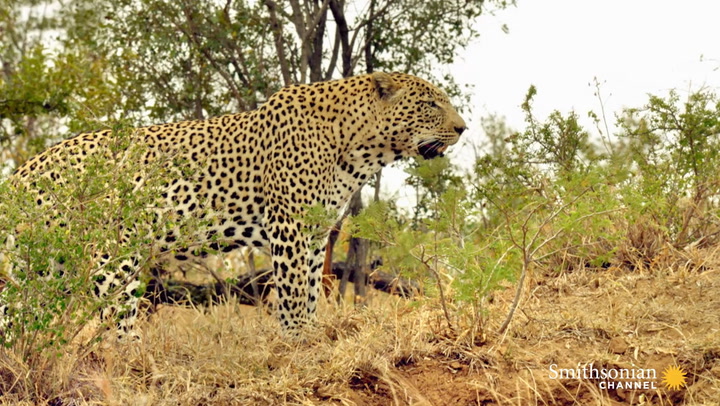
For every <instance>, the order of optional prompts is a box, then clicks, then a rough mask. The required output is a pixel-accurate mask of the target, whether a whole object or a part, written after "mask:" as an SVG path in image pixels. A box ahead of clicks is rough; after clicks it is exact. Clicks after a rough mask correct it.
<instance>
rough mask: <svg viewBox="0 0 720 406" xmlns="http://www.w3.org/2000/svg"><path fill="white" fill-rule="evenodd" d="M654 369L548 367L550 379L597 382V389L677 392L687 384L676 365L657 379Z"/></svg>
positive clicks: (685, 374) (669, 367)
mask: <svg viewBox="0 0 720 406" xmlns="http://www.w3.org/2000/svg"><path fill="white" fill-rule="evenodd" d="M658 375H659V374H658V373H657V371H656V370H655V369H654V368H605V367H602V368H598V367H596V366H595V365H594V364H593V363H590V364H587V365H580V364H578V366H577V367H576V368H560V367H558V365H557V364H551V365H550V367H549V378H550V379H560V380H566V379H582V380H588V381H597V385H598V388H600V389H604V390H613V389H629V390H633V389H637V390H643V389H658V388H659V387H660V385H663V386H664V387H665V388H666V389H670V390H679V389H681V388H683V387H684V386H685V385H686V384H687V380H686V377H687V373H685V371H683V369H682V368H680V367H678V366H676V365H670V366H668V367H667V368H665V370H664V371H663V372H662V377H660V378H659V377H658Z"/></svg>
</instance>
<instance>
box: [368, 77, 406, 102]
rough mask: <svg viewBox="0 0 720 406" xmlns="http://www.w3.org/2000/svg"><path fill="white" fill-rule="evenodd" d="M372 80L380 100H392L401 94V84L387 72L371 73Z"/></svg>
mask: <svg viewBox="0 0 720 406" xmlns="http://www.w3.org/2000/svg"><path fill="white" fill-rule="evenodd" d="M372 80H373V84H375V89H376V90H377V92H378V95H379V96H380V100H384V101H387V102H392V101H394V100H395V99H396V98H397V97H398V96H400V95H401V94H402V91H401V88H402V86H401V85H400V84H399V83H398V82H396V81H395V79H393V78H392V76H390V75H388V74H387V73H384V72H374V73H373V74H372Z"/></svg>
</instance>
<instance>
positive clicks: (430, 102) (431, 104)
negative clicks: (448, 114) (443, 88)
mask: <svg viewBox="0 0 720 406" xmlns="http://www.w3.org/2000/svg"><path fill="white" fill-rule="evenodd" d="M425 103H427V105H428V106H430V107H432V108H434V109H436V108H438V107H440V106H438V104H437V103H435V100H427V101H425Z"/></svg>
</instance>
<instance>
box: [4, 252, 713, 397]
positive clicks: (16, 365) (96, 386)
mask: <svg viewBox="0 0 720 406" xmlns="http://www.w3.org/2000/svg"><path fill="white" fill-rule="evenodd" d="M513 294H514V292H513V288H512V287H509V288H508V289H507V290H504V291H500V292H496V294H495V295H494V299H493V302H492V305H491V307H490V308H489V309H488V312H489V315H490V316H489V321H488V323H487V325H486V326H484V327H485V333H484V334H483V335H481V338H482V339H479V338H478V336H475V335H471V334H468V331H469V330H468V328H469V327H470V326H466V327H464V328H459V329H458V330H459V331H455V332H452V331H448V330H447V329H446V328H445V327H444V323H442V315H441V312H440V310H439V307H438V306H437V302H435V301H434V300H427V301H424V302H421V303H409V302H405V301H403V300H401V299H396V298H391V297H387V296H384V295H377V296H374V297H372V298H371V300H370V301H369V306H368V307H367V308H364V309H352V308H349V307H337V306H331V305H325V306H324V307H323V308H322V309H321V311H320V322H319V325H318V326H317V327H316V328H313V329H312V331H310V333H309V335H308V337H307V340H306V342H304V343H288V342H286V340H284V339H283V338H282V337H281V336H280V334H279V332H278V328H277V325H276V321H275V320H274V318H273V317H271V316H269V315H267V314H266V313H265V311H263V310H260V309H255V308H248V307H241V306H236V305H230V304H228V305H223V306H217V307H213V308H210V309H207V310H204V311H203V310H194V309H180V308H172V307H165V308H162V309H161V310H160V312H159V313H157V314H154V315H153V316H152V317H151V318H150V320H149V321H148V322H146V323H143V325H142V330H143V336H144V338H143V341H142V342H141V343H140V344H138V345H129V346H118V345H110V344H100V345H98V346H96V347H93V348H92V350H91V351H89V352H88V351H85V352H82V351H81V350H82V348H81V347H79V346H74V347H73V351H77V352H76V353H74V354H65V355H64V356H62V357H60V358H57V359H56V358H51V359H48V360H47V361H46V363H45V364H37V363H36V364H33V365H32V367H30V366H29V364H28V363H27V362H24V361H23V360H20V359H17V358H16V357H15V356H14V355H13V354H14V352H13V351H11V350H2V351H0V378H1V379H2V385H3V386H2V388H3V389H2V390H4V391H5V392H4V393H3V394H2V397H1V399H2V400H1V401H0V404H7V405H10V404H12V405H16V404H18V405H24V404H27V405H29V404H42V402H45V403H46V404H49V405H415V406H418V405H458V404H461V405H480V404H482V405H485V404H498V405H505V404H508V405H517V404H522V405H572V404H583V405H620V404H623V405H624V404H628V405H630V404H632V405H674V404H686V405H703V404H715V403H716V402H717V399H720V330H719V329H720V254H719V253H718V250H717V248H714V249H702V250H701V249H689V250H686V251H682V252H677V251H673V250H672V249H670V248H663V247H660V248H659V249H658V250H657V252H656V254H655V255H654V257H653V258H652V260H651V261H649V262H648V263H647V265H646V266H644V267H643V268H642V269H639V268H635V269H634V270H630V269H627V268H618V267H611V268H609V269H607V270H575V271H572V272H563V273H559V274H558V273H552V272H545V273H542V272H536V273H535V274H534V275H533V277H532V280H531V281H530V282H529V283H528V285H527V290H526V292H525V294H524V300H523V301H522V303H521V306H520V309H521V310H520V311H519V312H518V313H517V315H516V317H515V319H514V321H513V323H512V325H511V328H510V330H509V332H508V333H506V334H504V335H495V334H494V333H493V331H496V330H497V327H498V326H499V324H500V322H501V321H502V319H503V317H504V315H505V311H506V310H507V308H508V307H509V304H510V302H511V300H512V296H513ZM458 324H459V325H462V323H461V320H460V321H459V322H458ZM78 354H84V355H78ZM553 364H555V365H557V366H558V367H560V368H575V367H577V366H578V365H580V366H588V365H590V364H592V365H594V366H595V367H597V368H606V369H613V368H614V369H622V368H646V369H654V370H656V371H657V372H658V375H659V374H660V373H661V372H662V371H663V370H664V369H665V368H666V367H668V366H669V365H677V366H679V367H680V368H682V370H683V371H685V372H686V373H687V382H688V383H687V386H686V387H682V388H680V389H679V390H669V389H667V388H666V387H665V386H664V385H662V382H661V377H660V376H658V377H657V379H655V380H654V381H653V382H654V383H655V388H653V389H630V390H626V389H604V388H603V387H602V386H601V384H600V383H599V380H596V379H568V380H559V379H552V378H551V377H550V370H549V368H550V366H551V365H553Z"/></svg>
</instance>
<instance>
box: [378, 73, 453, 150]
mask: <svg viewBox="0 0 720 406" xmlns="http://www.w3.org/2000/svg"><path fill="white" fill-rule="evenodd" d="M371 78H372V81H373V84H374V86H375V89H376V91H377V97H378V99H379V103H380V105H381V106H380V113H381V115H382V116H383V118H384V120H383V121H384V127H383V128H381V129H380V131H381V132H382V133H383V135H384V136H385V137H386V138H388V139H389V140H390V141H391V143H392V145H391V148H392V150H393V152H394V153H395V154H396V156H398V157H399V156H417V155H420V156H422V157H423V158H425V159H431V158H435V157H437V156H442V155H443V154H444V152H445V151H446V150H447V148H448V146H450V145H453V144H455V143H457V142H458V140H459V139H460V135H461V134H462V133H463V132H464V131H465V130H466V128H467V126H466V124H465V121H464V120H463V119H462V117H460V115H459V114H458V113H457V111H456V110H455V109H454V108H453V106H452V105H451V104H450V100H449V99H448V97H447V95H446V94H445V92H443V91H442V90H440V89H438V88H437V87H436V86H434V85H432V84H430V83H428V82H426V81H425V80H422V79H420V78H418V77H415V76H412V75H407V74H403V73H391V74H387V73H382V72H376V73H373V74H372V75H371Z"/></svg>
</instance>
